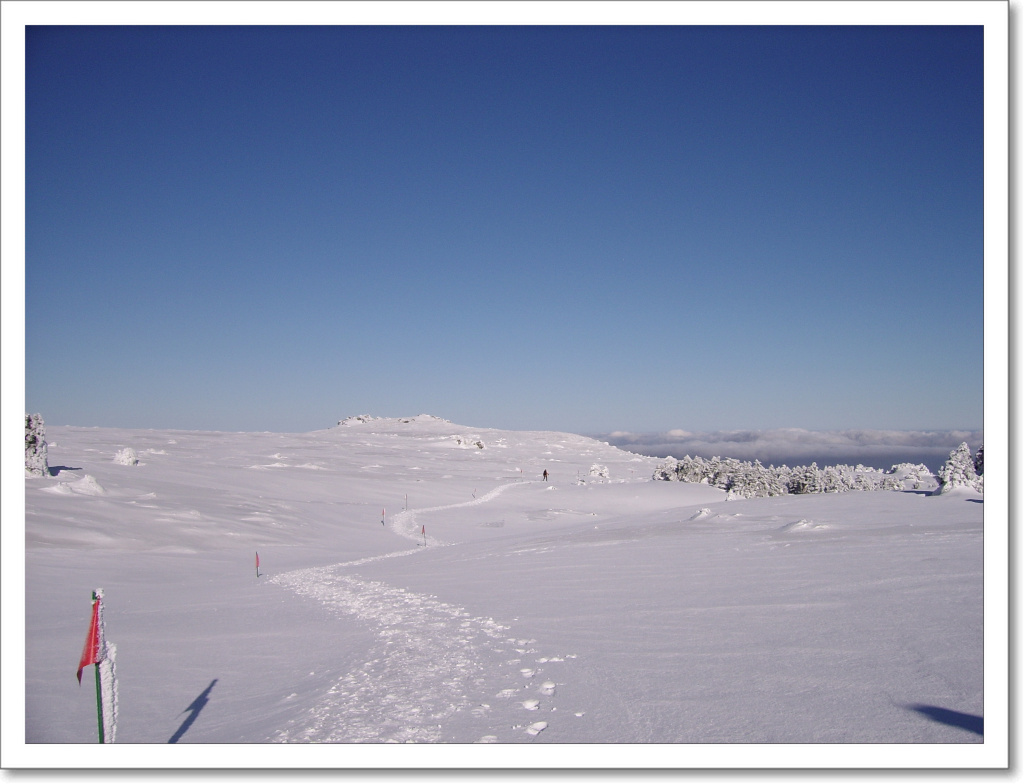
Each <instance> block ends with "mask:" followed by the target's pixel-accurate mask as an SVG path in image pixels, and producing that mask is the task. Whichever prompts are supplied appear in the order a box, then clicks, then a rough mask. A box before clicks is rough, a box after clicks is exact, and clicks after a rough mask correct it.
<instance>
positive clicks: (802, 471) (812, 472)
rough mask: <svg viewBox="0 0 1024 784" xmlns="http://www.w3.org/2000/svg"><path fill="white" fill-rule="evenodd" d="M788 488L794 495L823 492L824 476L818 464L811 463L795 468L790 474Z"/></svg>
mask: <svg viewBox="0 0 1024 784" xmlns="http://www.w3.org/2000/svg"><path fill="white" fill-rule="evenodd" d="M786 489H787V490H788V491H789V492H791V493H793V494H794V495H799V494H802V493H820V492H822V477H821V471H820V470H819V469H818V464H817V463H811V464H810V465H809V466H797V467H796V468H794V469H793V472H792V473H791V474H790V475H789V482H788V483H787V485H786Z"/></svg>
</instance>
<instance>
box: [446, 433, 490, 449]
mask: <svg viewBox="0 0 1024 784" xmlns="http://www.w3.org/2000/svg"><path fill="white" fill-rule="evenodd" d="M451 440H452V441H454V442H455V446H458V447H462V448H463V449H470V448H474V449H483V448H484V447H485V446H486V445H485V444H484V442H483V441H482V440H481V439H479V438H477V437H476V436H451Z"/></svg>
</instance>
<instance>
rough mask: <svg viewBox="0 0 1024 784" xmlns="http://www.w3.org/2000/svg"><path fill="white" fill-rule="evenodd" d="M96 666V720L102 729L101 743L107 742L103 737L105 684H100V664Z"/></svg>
mask: <svg viewBox="0 0 1024 784" xmlns="http://www.w3.org/2000/svg"><path fill="white" fill-rule="evenodd" d="M94 666H95V667H96V722H97V725H98V726H99V730H100V743H106V740H104V738H103V686H102V685H101V684H100V665H99V663H97V664H95V665H94Z"/></svg>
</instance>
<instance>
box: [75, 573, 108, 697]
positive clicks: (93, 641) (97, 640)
mask: <svg viewBox="0 0 1024 784" xmlns="http://www.w3.org/2000/svg"><path fill="white" fill-rule="evenodd" d="M101 599H102V594H100V595H99V596H97V595H96V593H93V595H92V622H91V623H90V624H89V633H88V634H87V635H86V637H85V645H84V646H83V647H82V658H81V659H79V660H78V684H79V685H81V684H82V670H84V669H85V668H86V667H88V666H89V665H90V664H99V663H100V662H101V661H103V629H102V626H101V625H100V600H101Z"/></svg>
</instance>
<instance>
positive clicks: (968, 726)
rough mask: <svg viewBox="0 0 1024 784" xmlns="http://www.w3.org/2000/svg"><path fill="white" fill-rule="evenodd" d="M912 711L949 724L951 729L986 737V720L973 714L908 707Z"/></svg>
mask: <svg viewBox="0 0 1024 784" xmlns="http://www.w3.org/2000/svg"><path fill="white" fill-rule="evenodd" d="M906 707H907V708H909V709H910V710H912V711H916V712H917V713H920V714H921V715H922V716H927V717H928V718H929V719H931V720H932V721H937V722H939V724H948V725H949V726H951V727H959V728H960V729H962V730H967V731H968V732H973V733H974V734H975V735H981V736H982V737H984V736H985V718H984V717H983V716H975V715H974V714H972V713H961V712H960V711H955V710H949V709H948V708H938V707H936V706H934V705H908V706H906Z"/></svg>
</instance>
